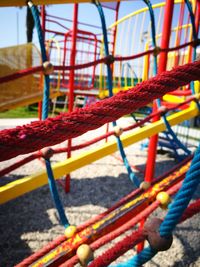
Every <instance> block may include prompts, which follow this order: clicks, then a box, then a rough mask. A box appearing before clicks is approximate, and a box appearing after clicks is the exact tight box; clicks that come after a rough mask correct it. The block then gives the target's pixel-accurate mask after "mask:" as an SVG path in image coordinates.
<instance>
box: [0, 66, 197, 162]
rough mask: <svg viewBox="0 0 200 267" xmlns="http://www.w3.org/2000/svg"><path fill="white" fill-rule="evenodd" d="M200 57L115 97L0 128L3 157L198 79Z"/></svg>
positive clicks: (61, 138) (58, 139)
mask: <svg viewBox="0 0 200 267" xmlns="http://www.w3.org/2000/svg"><path fill="white" fill-rule="evenodd" d="M199 76H200V61H196V62H193V63H188V64H186V65H183V66H179V67H177V68H175V69H173V70H171V71H167V72H163V73H161V74H159V75H157V76H156V77H154V78H151V79H149V80H148V81H144V82H142V83H140V84H138V85H136V86H135V87H134V88H132V89H130V90H128V91H124V92H120V93H119V94H117V95H114V96H113V97H112V98H108V99H105V100H102V101H99V102H97V103H95V104H92V105H90V106H87V107H85V108H82V109H78V110H76V111H73V112H71V113H70V114H69V113H64V114H60V115H59V116H57V117H55V118H48V119H46V120H45V121H35V122H32V123H31V124H27V125H24V126H18V127H16V128H13V129H6V130H2V131H1V132H0V161H3V160H7V159H9V158H12V157H16V156H17V155H20V154H25V153H29V152H33V151H36V150H39V149H41V148H43V147H46V146H52V145H55V144H58V143H61V142H63V141H65V140H67V139H70V138H74V137H77V136H79V135H81V134H83V133H85V132H87V131H89V130H93V129H96V128H98V127H100V126H102V125H104V124H105V123H107V122H111V121H114V120H117V119H118V118H120V117H122V116H123V115H125V114H129V113H131V112H133V111H134V110H136V109H137V108H140V107H142V106H145V105H147V104H148V103H150V102H151V101H152V100H154V99H156V98H160V97H162V96H163V95H165V94H166V93H168V92H170V91H173V90H175V89H177V88H178V87H179V86H184V85H186V84H188V83H189V82H190V81H193V80H197V79H199ZM13 148H15V149H13Z"/></svg>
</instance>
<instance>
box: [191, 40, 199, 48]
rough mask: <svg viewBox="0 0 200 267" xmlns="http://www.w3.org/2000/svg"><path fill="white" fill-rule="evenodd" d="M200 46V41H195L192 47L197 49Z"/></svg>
mask: <svg viewBox="0 0 200 267" xmlns="http://www.w3.org/2000/svg"><path fill="white" fill-rule="evenodd" d="M198 45H200V39H195V40H194V41H193V44H192V46H193V47H197V46H198Z"/></svg>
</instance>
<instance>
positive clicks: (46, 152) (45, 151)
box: [41, 147, 54, 159]
mask: <svg viewBox="0 0 200 267" xmlns="http://www.w3.org/2000/svg"><path fill="white" fill-rule="evenodd" d="M41 153H42V157H43V158H44V159H50V158H51V157H52V156H53V154H54V150H53V149H52V148H50V147H46V148H43V149H42V150H41Z"/></svg>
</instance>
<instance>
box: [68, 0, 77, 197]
mask: <svg viewBox="0 0 200 267" xmlns="http://www.w3.org/2000/svg"><path fill="white" fill-rule="evenodd" d="M77 30H78V4H74V14H73V26H72V44H71V55H70V66H74V65H75V63H76V39H77V38H76V37H77ZM74 74H75V71H74V70H70V76H69V104H68V112H72V111H73V106H74ZM71 145H72V140H71V139H69V140H68V148H69V150H68V153H67V157H68V158H69V157H71ZM69 190H70V176H69V175H67V176H66V180H65V192H69Z"/></svg>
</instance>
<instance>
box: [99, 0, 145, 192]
mask: <svg viewBox="0 0 200 267" xmlns="http://www.w3.org/2000/svg"><path fill="white" fill-rule="evenodd" d="M94 4H95V5H96V7H97V10H98V12H99V15H100V19H101V25H102V31H103V38H104V49H105V55H106V56H109V48H108V37H107V29H106V21H105V16H104V13H103V9H102V6H101V4H100V3H99V2H98V1H95V2H94ZM107 81H108V90H109V97H112V96H113V85H112V71H111V68H110V65H109V64H107ZM112 124H113V126H116V125H117V122H116V121H113V123H112ZM117 146H118V149H119V151H120V154H121V157H122V160H123V162H124V165H125V167H126V169H127V172H128V175H129V179H130V180H131V182H133V183H134V184H135V185H136V186H137V187H139V185H140V181H139V179H138V178H137V176H136V175H135V173H134V172H133V171H132V170H131V167H130V164H129V162H128V159H127V157H126V154H125V152H124V148H123V145H122V142H121V139H120V138H119V137H117Z"/></svg>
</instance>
